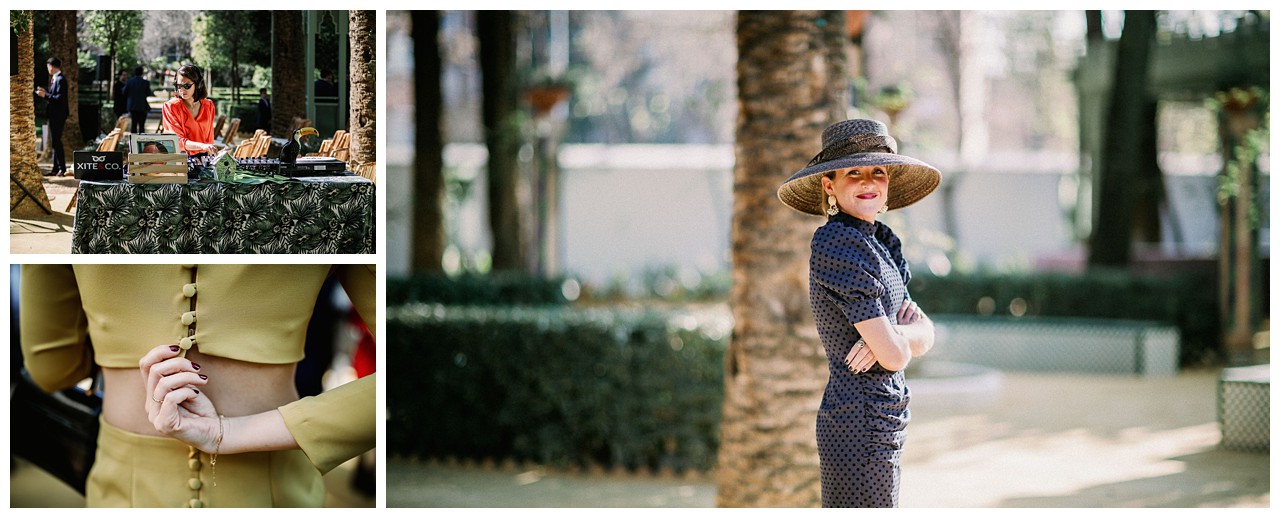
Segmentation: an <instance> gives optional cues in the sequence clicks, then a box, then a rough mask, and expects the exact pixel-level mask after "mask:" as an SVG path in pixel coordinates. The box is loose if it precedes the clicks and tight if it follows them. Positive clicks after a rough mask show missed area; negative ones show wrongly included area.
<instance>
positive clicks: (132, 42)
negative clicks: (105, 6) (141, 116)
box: [84, 11, 143, 92]
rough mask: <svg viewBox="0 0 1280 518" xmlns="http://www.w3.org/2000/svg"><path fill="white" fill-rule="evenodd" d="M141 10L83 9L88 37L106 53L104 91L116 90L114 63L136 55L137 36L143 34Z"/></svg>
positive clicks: (124, 61) (134, 60)
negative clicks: (105, 88)
mask: <svg viewBox="0 0 1280 518" xmlns="http://www.w3.org/2000/svg"><path fill="white" fill-rule="evenodd" d="M142 19H143V15H142V11H85V13H84V26H85V31H86V34H87V35H88V38H87V40H88V41H89V42H90V43H92V44H94V45H97V46H98V47H100V48H102V49H103V50H104V51H105V52H106V55H107V57H108V61H107V63H108V65H107V70H106V72H107V73H106V74H100V77H107V91H108V92H113V91H115V85H116V83H115V81H116V75H117V74H116V66H117V65H118V64H119V63H134V62H136V60H137V59H138V40H139V39H141V38H142Z"/></svg>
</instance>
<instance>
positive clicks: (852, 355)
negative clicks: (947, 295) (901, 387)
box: [845, 300, 934, 372]
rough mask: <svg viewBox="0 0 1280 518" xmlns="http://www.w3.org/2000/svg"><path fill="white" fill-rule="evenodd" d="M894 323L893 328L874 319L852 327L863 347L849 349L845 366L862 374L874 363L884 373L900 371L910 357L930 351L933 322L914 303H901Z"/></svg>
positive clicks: (884, 322) (880, 320)
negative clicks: (863, 344)
mask: <svg viewBox="0 0 1280 518" xmlns="http://www.w3.org/2000/svg"><path fill="white" fill-rule="evenodd" d="M898 322H899V324H897V325H894V324H891V323H889V318H888V317H876V318H872V319H869V320H864V321H862V322H858V323H856V324H854V325H853V326H854V327H855V328H857V329H858V334H860V335H862V341H863V342H865V343H866V346H865V347H857V346H855V347H854V348H853V349H851V350H850V351H849V354H848V356H845V364H846V365H848V366H849V368H850V369H851V370H853V371H856V372H865V371H866V370H868V369H870V368H871V367H872V366H873V365H875V364H876V363H877V362H878V363H880V366H881V367H884V368H885V369H887V370H890V371H900V370H902V369H905V368H907V364H908V363H910V362H911V359H912V358H915V357H918V356H922V355H924V354H925V353H927V352H929V349H931V348H933V338H934V336H933V321H932V320H930V319H929V317H927V316H925V314H924V311H921V310H920V306H918V305H916V303H915V302H914V301H911V300H907V301H905V302H903V303H902V308H900V309H899V310H898Z"/></svg>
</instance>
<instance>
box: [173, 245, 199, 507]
mask: <svg viewBox="0 0 1280 518" xmlns="http://www.w3.org/2000/svg"><path fill="white" fill-rule="evenodd" d="M183 267H184V268H189V269H190V270H191V282H190V283H189V284H185V285H183V286H182V296H183V297H186V298H187V300H188V303H187V312H186V313H183V314H182V315H181V316H180V317H178V320H179V321H180V322H182V325H184V326H187V334H186V336H181V337H178V347H180V348H181V349H182V350H181V352H179V353H178V355H179V356H181V357H183V358H186V357H187V351H188V350H190V349H191V346H193V345H195V343H196V293H197V287H196V272H197V267H196V266H195V265H183ZM189 448H190V450H189V451H188V453H187V469H190V470H191V478H188V479H187V488H188V489H189V490H190V491H191V499H190V500H188V501H187V506H188V507H193V508H200V507H205V500H204V498H203V495H202V490H203V489H204V481H202V480H200V470H201V468H203V467H204V462H202V461H201V460H200V454H201V451H200V450H198V449H196V447H195V446H190V447H189Z"/></svg>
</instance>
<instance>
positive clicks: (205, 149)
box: [160, 65, 218, 155]
mask: <svg viewBox="0 0 1280 518" xmlns="http://www.w3.org/2000/svg"><path fill="white" fill-rule="evenodd" d="M173 86H174V87H175V91H176V92H177V97H174V98H173V99H170V100H169V101H168V102H166V103H164V106H163V107H162V108H161V110H160V111H161V113H162V114H163V116H164V128H165V132H167V133H176V134H177V135H178V145H179V146H180V147H181V148H182V150H183V151H186V152H187V154H188V155H199V154H206V153H208V154H211V153H216V152H217V151H218V146H217V145H216V144H214V143H213V118H214V112H215V111H217V110H216V109H215V108H214V106H213V101H211V100H209V90H208V89H207V88H206V87H205V85H204V71H203V70H200V67H197V66H195V65H182V68H179V69H178V77H177V78H176V80H175V81H174V84H173Z"/></svg>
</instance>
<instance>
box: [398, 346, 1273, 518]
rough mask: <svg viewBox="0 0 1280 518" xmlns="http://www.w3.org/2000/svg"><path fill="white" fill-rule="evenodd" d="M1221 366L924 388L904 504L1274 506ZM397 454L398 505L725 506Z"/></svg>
mask: <svg viewBox="0 0 1280 518" xmlns="http://www.w3.org/2000/svg"><path fill="white" fill-rule="evenodd" d="M1218 372H1219V371H1218V370H1216V369H1199V370H1189V371H1184V372H1182V373H1179V374H1178V375H1177V376H1175V377H1172V378H1139V377H1134V376H1099V375H1080V374H1035V373H1004V374H1003V375H1002V379H1001V381H1000V383H999V385H998V387H995V388H993V389H992V390H990V391H987V392H972V391H969V392H964V393H962V394H959V395H956V394H948V393H946V392H939V391H932V390H921V391H919V392H918V393H916V394H914V395H913V400H912V403H911V408H912V413H913V415H912V422H911V424H910V426H908V427H907V430H908V437H907V442H906V449H905V452H904V454H903V458H902V490H901V505H902V506H903V507H1268V506H1270V504H1271V493H1270V484H1271V476H1270V459H1271V456H1270V454H1268V453H1266V452H1261V453H1258V452H1239V451H1231V450H1225V449H1221V448H1219V447H1218V441H1219V437H1220V434H1219V430H1218V424H1217V407H1216V394H1217V392H1216V391H1217V380H1218ZM910 383H911V382H910V378H908V385H910ZM924 386H925V384H924V383H921V387H922V388H923V387H924ZM387 464H388V466H387V505H388V506H389V507H399V506H429V507H657V506H677V507H711V506H714V505H715V490H716V488H715V485H714V484H712V483H711V480H712V479H711V478H709V477H695V478H685V477H644V476H636V475H628V474H605V473H597V474H584V473H557V472H554V471H546V470H543V469H541V468H533V469H530V468H527V467H526V468H520V469H511V468H508V469H505V470H504V469H501V468H484V467H475V466H470V467H468V466H449V465H444V464H433V465H429V464H427V463H423V462H417V461H410V460H405V459H396V458H389V459H388V463H387Z"/></svg>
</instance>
